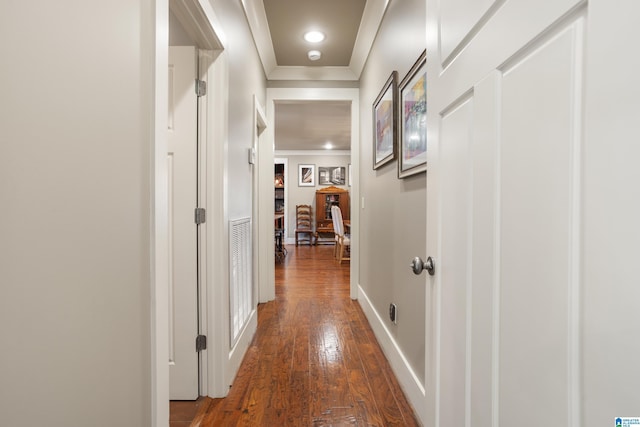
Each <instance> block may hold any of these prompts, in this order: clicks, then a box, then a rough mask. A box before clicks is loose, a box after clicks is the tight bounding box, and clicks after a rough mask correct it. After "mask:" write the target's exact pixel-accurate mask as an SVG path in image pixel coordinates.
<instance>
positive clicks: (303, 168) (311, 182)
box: [298, 164, 316, 187]
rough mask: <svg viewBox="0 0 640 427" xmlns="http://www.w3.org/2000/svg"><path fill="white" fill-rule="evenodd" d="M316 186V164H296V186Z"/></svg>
mask: <svg viewBox="0 0 640 427" xmlns="http://www.w3.org/2000/svg"><path fill="white" fill-rule="evenodd" d="M315 186H316V165H305V164H299V165H298V187H315Z"/></svg>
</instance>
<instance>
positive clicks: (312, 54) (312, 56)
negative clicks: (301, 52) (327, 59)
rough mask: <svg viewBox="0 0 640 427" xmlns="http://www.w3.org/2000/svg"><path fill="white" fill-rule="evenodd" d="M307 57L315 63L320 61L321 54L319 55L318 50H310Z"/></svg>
mask: <svg viewBox="0 0 640 427" xmlns="http://www.w3.org/2000/svg"><path fill="white" fill-rule="evenodd" d="M307 56H308V57H309V59H310V60H312V61H317V60H318V59H320V57H321V56H322V54H321V53H320V51H319V50H310V51H309V52H308V53H307Z"/></svg>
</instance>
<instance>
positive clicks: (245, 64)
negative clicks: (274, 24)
mask: <svg viewBox="0 0 640 427" xmlns="http://www.w3.org/2000/svg"><path fill="white" fill-rule="evenodd" d="M210 1H211V4H212V6H213V8H214V10H215V12H216V14H217V16H218V18H219V20H220V23H221V25H222V27H223V31H224V33H225V35H226V37H227V40H228V44H227V46H225V52H226V54H227V55H228V61H229V141H228V147H227V149H228V151H227V160H228V163H227V171H228V178H227V185H228V188H229V190H230V191H229V193H228V215H229V219H237V218H242V217H247V216H251V213H252V212H251V209H252V198H251V196H252V193H251V187H252V169H251V165H249V163H248V161H247V150H248V149H249V148H250V147H251V146H252V144H253V114H254V106H253V96H254V95H256V97H257V100H258V102H259V103H260V105H265V98H266V77H265V76H264V72H263V69H262V64H261V63H260V58H259V57H258V53H257V51H256V49H255V45H254V42H253V39H252V36H251V31H250V29H249V26H248V24H247V20H246V17H245V15H244V11H243V10H242V5H241V4H240V2H239V1H228V0H210Z"/></svg>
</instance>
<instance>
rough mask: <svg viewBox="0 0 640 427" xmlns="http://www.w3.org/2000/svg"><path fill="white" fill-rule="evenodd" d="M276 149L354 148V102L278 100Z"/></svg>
mask: <svg viewBox="0 0 640 427" xmlns="http://www.w3.org/2000/svg"><path fill="white" fill-rule="evenodd" d="M274 117H275V119H274V120H275V123H274V129H275V141H276V143H275V146H276V150H324V149H325V145H326V144H327V143H330V144H331V145H332V149H333V150H349V149H350V148H351V104H350V103H349V102H347V101H277V102H276V109H275V114H274Z"/></svg>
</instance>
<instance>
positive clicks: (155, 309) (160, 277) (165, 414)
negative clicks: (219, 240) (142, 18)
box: [149, 0, 169, 427]
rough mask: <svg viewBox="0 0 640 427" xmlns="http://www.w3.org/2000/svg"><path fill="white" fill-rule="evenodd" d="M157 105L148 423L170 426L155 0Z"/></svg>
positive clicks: (162, 10) (163, 80)
mask: <svg viewBox="0 0 640 427" xmlns="http://www.w3.org/2000/svg"><path fill="white" fill-rule="evenodd" d="M154 12H155V15H154V16H153V17H152V18H151V19H154V20H155V26H154V27H155V34H154V37H155V46H154V53H155V55H154V59H153V60H154V61H155V64H154V69H155V70H154V75H155V88H154V91H155V93H154V94H153V98H152V99H153V102H154V103H155V110H154V117H153V124H152V125H153V132H154V135H153V138H154V141H153V151H152V156H153V158H152V159H150V160H151V163H152V165H151V173H152V174H153V175H152V176H151V200H150V203H151V215H152V218H151V224H152V225H151V227H152V229H151V230H150V234H151V236H150V242H149V243H150V246H151V248H150V249H151V250H150V255H151V263H150V264H151V265H150V268H151V284H150V287H151V289H150V297H151V307H150V311H151V343H150V345H151V425H152V426H153V427H161V426H162V427H163V426H166V425H168V424H169V364H168V361H169V269H168V268H167V266H168V264H169V239H168V234H167V230H168V228H169V227H168V224H169V219H168V212H169V209H168V199H167V194H168V191H167V185H168V170H167V162H166V159H167V150H168V148H167V146H168V145H167V144H168V132H167V119H168V117H167V111H168V110H169V107H168V106H169V100H168V98H169V93H168V91H167V88H168V87H169V76H168V73H169V69H168V64H169V4H168V0H156V1H155V11H154Z"/></svg>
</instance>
